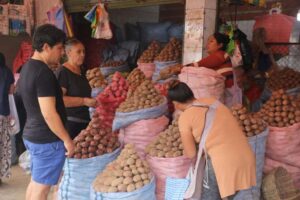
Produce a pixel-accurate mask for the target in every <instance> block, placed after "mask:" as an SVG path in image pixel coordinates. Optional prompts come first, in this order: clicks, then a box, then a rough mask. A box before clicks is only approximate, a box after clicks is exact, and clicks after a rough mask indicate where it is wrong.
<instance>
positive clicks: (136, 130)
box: [113, 80, 168, 156]
mask: <svg viewBox="0 0 300 200" xmlns="http://www.w3.org/2000/svg"><path fill="white" fill-rule="evenodd" d="M167 109H168V108H167V101H166V98H165V97H163V96H162V95H161V94H159V92H158V91H157V90H156V89H155V88H154V85H153V83H152V82H151V81H150V80H145V81H144V82H143V83H142V84H140V85H139V86H138V87H137V88H136V90H135V91H134V93H133V95H132V96H128V97H127V99H126V101H124V102H123V103H122V104H121V105H120V106H119V108H118V109H117V113H116V117H115V119H114V122H113V130H119V129H121V128H122V130H121V132H122V134H123V137H124V142H125V144H126V143H133V144H135V146H136V148H137V150H138V152H139V153H140V155H141V156H144V150H145V147H146V145H147V144H148V143H149V142H150V141H151V140H153V138H154V137H155V136H156V135H157V134H158V133H159V132H161V131H162V130H164V129H165V127H166V126H167V124H168V119H167V118H166V117H165V116H164V114H166V113H167Z"/></svg>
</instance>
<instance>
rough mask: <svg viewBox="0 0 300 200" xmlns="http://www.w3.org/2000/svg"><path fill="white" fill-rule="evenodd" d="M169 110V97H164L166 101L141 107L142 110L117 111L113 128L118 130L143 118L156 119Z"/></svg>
mask: <svg viewBox="0 0 300 200" xmlns="http://www.w3.org/2000/svg"><path fill="white" fill-rule="evenodd" d="M167 111H168V104H167V99H166V98H165V97H164V103H162V104H161V105H158V106H155V107H152V108H147V109H141V110H137V111H133V112H126V113H123V112H116V115H115V119H114V121H113V127H112V129H113V131H117V130H119V129H121V128H124V127H127V126H129V125H130V124H132V123H134V122H137V121H140V120H143V119H154V118H157V117H160V116H162V115H165V114H167Z"/></svg>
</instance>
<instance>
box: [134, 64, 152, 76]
mask: <svg viewBox="0 0 300 200" xmlns="http://www.w3.org/2000/svg"><path fill="white" fill-rule="evenodd" d="M138 68H139V69H140V70H142V72H144V74H145V76H146V78H152V75H153V73H154V71H155V64H154V63H138Z"/></svg>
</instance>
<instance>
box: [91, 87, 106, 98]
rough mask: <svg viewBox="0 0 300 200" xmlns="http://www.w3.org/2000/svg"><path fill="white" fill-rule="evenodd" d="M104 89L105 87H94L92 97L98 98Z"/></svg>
mask: <svg viewBox="0 0 300 200" xmlns="http://www.w3.org/2000/svg"><path fill="white" fill-rule="evenodd" d="M103 90H104V88H92V92H91V97H92V98H96V97H97V96H98V95H99V94H100V93H101V92H102V91H103Z"/></svg>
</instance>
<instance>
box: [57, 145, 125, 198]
mask: <svg viewBox="0 0 300 200" xmlns="http://www.w3.org/2000/svg"><path fill="white" fill-rule="evenodd" d="M120 152H121V148H118V149H116V150H115V151H114V152H112V153H109V154H105V155H102V156H97V157H93V158H87V159H73V158H67V159H66V161H65V165H64V172H63V173H64V174H63V177H62V181H61V183H60V185H59V190H58V198H59V199H60V200H89V198H90V192H91V191H90V188H91V185H92V182H93V181H94V179H95V178H96V176H97V175H98V174H99V173H100V172H102V171H103V170H104V168H105V167H106V165H107V164H109V163H110V162H112V161H113V160H115V159H116V158H117V157H118V155H119V154H120Z"/></svg>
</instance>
